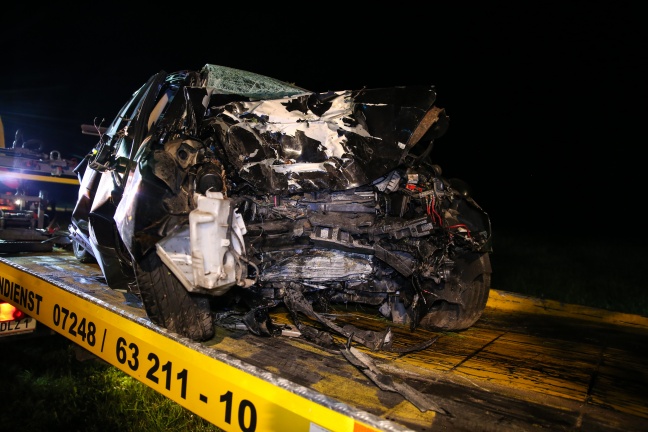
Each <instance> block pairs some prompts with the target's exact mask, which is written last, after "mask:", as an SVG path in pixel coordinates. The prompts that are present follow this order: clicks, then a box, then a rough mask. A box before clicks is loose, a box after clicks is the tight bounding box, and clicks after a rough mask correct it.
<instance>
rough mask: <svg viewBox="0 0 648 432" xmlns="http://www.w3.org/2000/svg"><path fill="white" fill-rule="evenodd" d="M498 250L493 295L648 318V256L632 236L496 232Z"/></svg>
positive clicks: (496, 248) (495, 238)
mask: <svg viewBox="0 0 648 432" xmlns="http://www.w3.org/2000/svg"><path fill="white" fill-rule="evenodd" d="M493 249H494V251H493V254H492V255H491V262H492V266H493V276H492V287H493V288H494V289H497V290H502V291H511V292H516V293H520V294H525V295H529V296H532V297H537V298H541V299H548V300H557V301H560V302H563V303H571V304H578V305H583V306H590V307H595V308H600V309H606V310H610V311H615V312H624V313H630V314H636V315H643V316H648V295H646V288H647V287H646V281H645V279H644V278H643V274H642V272H641V271H640V270H641V269H642V268H643V266H644V265H645V259H646V253H645V252H644V251H643V249H642V248H641V247H640V245H639V242H638V241H636V240H634V238H632V237H631V236H627V237H623V236H619V235H617V234H614V235H612V234H606V233H605V232H601V233H597V234H596V235H592V234H591V233H588V234H587V235H585V234H583V233H579V232H578V230H572V231H565V232H555V231H554V232H542V231H527V232H516V231H499V232H498V231H495V232H494V235H493Z"/></svg>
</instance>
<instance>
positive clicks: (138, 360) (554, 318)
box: [0, 251, 648, 432]
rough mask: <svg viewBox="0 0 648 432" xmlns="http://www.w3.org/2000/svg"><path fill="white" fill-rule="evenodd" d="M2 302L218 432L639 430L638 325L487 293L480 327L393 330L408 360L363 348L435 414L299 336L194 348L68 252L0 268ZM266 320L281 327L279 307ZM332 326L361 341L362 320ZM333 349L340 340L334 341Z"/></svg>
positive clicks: (644, 382) (354, 313) (645, 350)
mask: <svg viewBox="0 0 648 432" xmlns="http://www.w3.org/2000/svg"><path fill="white" fill-rule="evenodd" d="M0 288H1V289H0V298H3V299H5V300H7V301H9V302H10V303H13V304H15V305H16V306H18V307H19V308H20V309H22V310H24V311H25V312H26V313H28V314H29V315H31V316H32V317H33V318H35V319H36V320H37V321H38V322H40V323H42V324H44V325H46V326H47V327H49V328H51V329H53V330H55V331H56V332H58V333H60V334H61V335H64V336H65V337H67V338H68V339H70V340H71V341H73V342H74V343H75V344H77V345H79V346H80V347H82V348H84V349H86V350H88V351H89V352H91V353H92V354H94V355H96V356H97V357H99V358H101V359H103V360H105V361H107V362H108V363H110V364H112V365H113V366H115V367H117V368H119V369H120V370H122V371H124V372H125V373H127V374H128V375H130V376H132V377H134V378H136V379H138V380H139V381H141V382H143V383H144V384H146V385H148V386H149V387H151V388H153V389H154V390H156V391H158V392H160V393H161V394H163V395H165V396H166V397H168V398H170V399H172V400H174V401H175V402H177V403H179V404H180V405H182V406H184V407H186V408H187V409H189V410H191V411H192V412H194V413H195V414H197V415H199V416H201V417H202V418H204V419H205V420H207V421H209V422H211V423H213V424H214V425H216V426H218V427H219V428H221V429H223V430H227V431H245V432H251V431H266V430H268V431H270V430H291V431H309V432H310V431H318V432H319V431H327V430H328V431H410V430H415V431H437V430H439V431H440V430H448V429H450V430H466V431H468V430H470V431H475V430H497V431H502V430H504V431H506V430H516V431H520V430H521V431H525V430H529V431H531V430H537V429H538V428H540V429H547V430H583V431H586V430H587V431H623V432H626V431H633V430H637V431H639V430H645V424H646V421H648V374H646V365H645V358H646V356H647V354H648V346H647V345H646V343H645V341H646V340H647V339H646V338H647V336H648V319H647V318H645V317H638V316H634V315H627V314H615V313H611V312H605V311H600V310H596V309H590V308H584V307H578V306H570V305H560V304H558V303H556V302H551V301H540V300H537V299H530V298H526V297H524V296H519V295H515V294H511V293H506V292H500V291H492V293H491V297H490V298H489V303H488V307H487V309H486V311H485V313H484V315H483V317H482V319H481V320H480V321H479V322H478V323H477V325H475V326H474V327H472V328H470V329H468V330H466V331H463V332H456V333H439V334H434V333H431V332H425V331H422V330H420V329H417V330H416V331H415V332H410V331H409V329H408V328H406V327H399V326H392V329H393V331H394V339H395V340H396V341H399V343H402V344H406V345H412V344H416V343H420V342H422V341H425V340H428V339H430V338H431V337H435V336H438V339H437V341H436V342H435V343H434V344H433V345H432V346H430V347H429V348H427V349H425V350H423V351H417V352H414V353H409V354H405V355H398V354H395V353H390V352H381V351H378V352H373V351H369V350H367V349H362V350H361V351H363V352H364V353H365V354H367V355H369V356H370V357H371V358H372V359H373V361H374V362H375V368H376V372H378V373H380V374H384V376H387V377H389V379H390V380H393V381H394V382H402V383H406V384H407V385H409V386H411V387H412V388H415V389H416V390H417V391H418V392H420V393H421V394H422V395H424V396H425V397H426V398H429V400H430V401H432V402H433V403H434V404H436V405H438V406H440V407H442V408H443V410H444V411H445V412H446V413H445V414H443V413H439V412H435V411H434V410H427V411H421V410H420V409H418V408H416V406H415V405H414V404H412V403H411V402H409V401H408V400H406V399H405V398H404V397H403V396H401V395H400V394H399V393H396V392H393V391H385V390H381V389H380V388H378V387H377V386H376V385H375V384H374V383H373V382H372V381H371V380H370V379H368V378H367V376H365V375H364V374H363V372H362V371H360V370H359V369H358V368H356V367H355V366H353V365H352V364H351V363H349V362H348V361H347V360H346V359H345V358H344V356H342V355H341V354H340V353H339V352H336V351H333V350H327V349H324V348H322V347H319V346H316V345H313V344H310V343H308V342H306V341H304V340H303V339H302V338H299V337H287V336H281V337H273V338H270V337H259V336H255V335H252V334H250V333H249V332H248V331H247V330H244V329H236V328H232V329H227V328H224V327H218V328H217V334H216V336H215V337H214V338H213V339H212V340H210V341H207V342H204V343H195V342H192V341H190V340H188V339H186V338H181V337H178V336H177V335H175V334H173V333H169V332H167V331H166V330H165V329H162V328H159V327H157V326H155V325H153V324H151V323H150V321H149V320H148V319H147V318H146V314H145V313H144V310H143V309H142V307H141V305H140V303H139V301H138V299H137V298H136V297H135V296H133V295H131V294H129V293H124V292H120V291H114V290H111V289H110V288H108V287H107V285H106V284H105V283H104V282H103V277H102V274H101V271H100V269H99V267H98V266H96V265H89V264H81V263H78V262H77V261H76V260H75V259H74V257H73V255H72V254H71V253H69V252H63V251H55V252H53V253H48V254H20V255H16V256H3V257H0ZM272 319H273V320H274V321H276V322H278V323H286V324H289V323H290V320H289V318H288V314H287V313H286V312H285V311H284V312H282V311H281V310H278V311H277V312H276V313H274V312H273V315H272ZM336 322H338V323H353V325H355V326H356V327H359V328H365V329H368V330H376V329H382V328H384V326H385V322H384V320H380V319H378V318H377V317H376V316H375V315H373V314H371V313H365V312H363V311H360V310H350V309H349V310H347V311H345V312H342V313H338V314H337V315H336ZM341 343H342V344H343V343H344V341H341Z"/></svg>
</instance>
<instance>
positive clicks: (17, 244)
mask: <svg viewBox="0 0 648 432" xmlns="http://www.w3.org/2000/svg"><path fill="white" fill-rule="evenodd" d="M53 249H54V244H53V243H52V242H39V241H0V253H20V252H52V250H53Z"/></svg>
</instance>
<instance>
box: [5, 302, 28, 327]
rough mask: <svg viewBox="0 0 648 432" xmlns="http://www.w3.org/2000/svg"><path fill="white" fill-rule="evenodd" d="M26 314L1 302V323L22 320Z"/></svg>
mask: <svg viewBox="0 0 648 432" xmlns="http://www.w3.org/2000/svg"><path fill="white" fill-rule="evenodd" d="M24 316H25V313H24V312H23V311H21V310H20V309H18V308H16V307H15V306H13V305H12V304H9V303H5V302H0V322H4V321H13V320H19V319H22V318H23V317H24Z"/></svg>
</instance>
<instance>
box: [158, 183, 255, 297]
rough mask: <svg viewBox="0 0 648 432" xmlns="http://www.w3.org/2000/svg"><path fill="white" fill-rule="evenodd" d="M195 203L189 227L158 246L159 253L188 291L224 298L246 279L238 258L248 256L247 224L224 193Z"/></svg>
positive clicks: (202, 197)
mask: <svg viewBox="0 0 648 432" xmlns="http://www.w3.org/2000/svg"><path fill="white" fill-rule="evenodd" d="M196 201H197V208H196V209H195V210H193V211H192V212H191V213H190V214H189V226H185V227H183V228H181V229H180V230H177V231H176V232H174V233H173V234H172V235H170V236H168V237H166V238H165V239H163V240H162V241H160V242H158V244H157V253H158V255H159V256H160V258H161V259H162V261H163V262H164V263H165V264H166V265H167V266H168V267H169V269H171V271H172V272H173V273H174V274H175V275H176V276H177V277H178V279H180V281H181V282H182V284H183V285H184V286H185V288H187V290H189V291H192V292H206V291H207V292H209V294H212V295H216V296H218V295H222V294H225V293H226V292H227V291H228V290H229V288H230V287H231V286H232V285H234V284H236V283H240V282H241V278H242V277H245V276H247V274H242V271H241V267H244V268H245V264H243V265H241V263H240V261H239V258H238V256H239V255H244V254H245V251H244V247H245V246H244V243H243V235H244V234H245V232H246V229H245V224H244V223H243V220H242V218H241V215H239V214H238V213H235V212H232V210H231V202H230V200H229V199H227V198H224V197H223V194H222V193H221V192H207V194H206V195H196ZM230 213H231V214H232V216H231V223H232V227H231V230H230V229H229V224H228V222H230ZM205 290H206V291H205Z"/></svg>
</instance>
